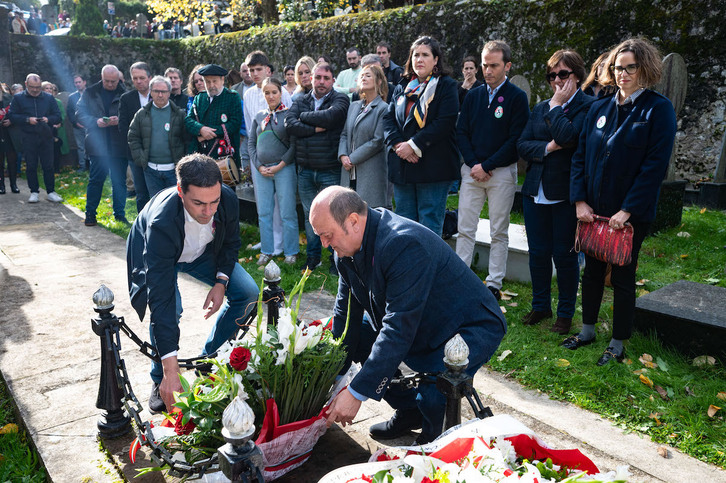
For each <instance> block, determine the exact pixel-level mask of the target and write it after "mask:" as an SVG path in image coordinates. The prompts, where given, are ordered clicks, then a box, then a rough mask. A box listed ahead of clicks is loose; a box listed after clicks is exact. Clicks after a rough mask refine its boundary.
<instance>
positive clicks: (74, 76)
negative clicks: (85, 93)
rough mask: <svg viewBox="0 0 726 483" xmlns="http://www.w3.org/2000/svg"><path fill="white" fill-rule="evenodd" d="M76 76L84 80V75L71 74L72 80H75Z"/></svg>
mask: <svg viewBox="0 0 726 483" xmlns="http://www.w3.org/2000/svg"><path fill="white" fill-rule="evenodd" d="M76 77H80V78H81V80H86V77H85V76H83V75H81V74H73V80H76Z"/></svg>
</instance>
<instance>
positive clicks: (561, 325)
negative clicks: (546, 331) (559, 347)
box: [550, 317, 572, 335]
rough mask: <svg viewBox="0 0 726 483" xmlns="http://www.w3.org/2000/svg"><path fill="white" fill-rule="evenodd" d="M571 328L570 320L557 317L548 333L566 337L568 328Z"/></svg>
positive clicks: (568, 331)
mask: <svg viewBox="0 0 726 483" xmlns="http://www.w3.org/2000/svg"><path fill="white" fill-rule="evenodd" d="M571 327H572V319H571V318H566V317H557V320H556V321H555V323H554V325H553V326H552V327H550V332H554V333H556V334H561V335H566V334H569V333H570V328H571Z"/></svg>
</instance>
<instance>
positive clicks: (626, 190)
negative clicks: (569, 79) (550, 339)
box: [562, 39, 676, 365]
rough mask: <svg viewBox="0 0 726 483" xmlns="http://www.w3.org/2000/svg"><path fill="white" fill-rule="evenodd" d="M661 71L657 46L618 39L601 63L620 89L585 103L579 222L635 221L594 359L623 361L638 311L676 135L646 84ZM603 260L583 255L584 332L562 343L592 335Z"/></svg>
mask: <svg viewBox="0 0 726 483" xmlns="http://www.w3.org/2000/svg"><path fill="white" fill-rule="evenodd" d="M660 76H661V57H660V54H659V53H658V50H657V49H656V48H655V47H654V46H653V45H651V44H650V43H648V42H647V41H645V40H642V39H631V40H626V41H625V42H623V43H621V44H620V45H618V46H617V47H615V49H613V50H612V51H611V52H610V55H609V56H608V60H607V62H606V66H605V67H604V68H603V80H602V82H603V84H605V85H613V84H616V85H617V87H618V91H617V92H616V93H615V94H614V95H613V96H610V97H605V98H603V99H600V100H598V101H595V103H594V104H593V105H592V107H591V108H590V112H589V113H588V115H587V119H586V120H585V128H584V129H583V131H582V135H581V136H580V143H579V146H578V149H577V152H576V153H575V156H574V157H573V159H572V172H571V176H570V201H572V202H573V203H575V209H576V213H577V218H578V220H580V221H581V222H582V223H590V222H592V221H593V219H594V218H593V217H594V215H600V216H606V217H610V222H609V225H610V227H611V228H613V229H615V230H620V229H622V228H623V227H624V225H625V223H626V222H627V223H630V224H632V225H633V229H634V234H633V252H632V261H631V263H630V264H629V265H626V266H624V267H618V266H615V265H613V267H612V274H611V281H612V285H613V289H614V303H613V335H612V339H611V341H610V343H609V344H608V347H607V349H605V352H604V353H603V355H602V356H601V357H600V359H599V360H598V362H597V364H598V365H604V364H606V363H608V362H609V361H610V360H611V359H616V360H617V361H622V360H623V358H624V356H625V349H624V348H623V341H624V340H627V339H629V338H630V334H631V331H632V325H633V316H634V313H635V270H636V267H637V265H638V253H639V251H640V246H641V244H642V243H643V239H644V238H645V235H646V234H647V233H648V229H649V227H650V224H651V222H652V221H653V219H654V218H655V213H656V206H657V204H658V195H659V192H660V185H661V182H662V181H663V178H664V177H665V174H666V171H667V170H668V163H669V161H670V157H671V152H672V151H673V141H674V139H675V135H676V116H675V112H674V110H673V105H672V104H671V102H670V101H669V100H668V99H667V98H665V97H663V96H662V95H660V94H658V93H657V92H655V91H652V90H650V89H648V88H647V87H649V86H653V85H655V84H656V83H657V82H658V81H659V80H660ZM606 266H607V264H606V263H604V262H601V261H599V260H597V259H595V258H592V257H589V256H587V255H586V267H585V272H584V274H583V276H582V322H583V328H582V332H580V333H579V334H578V335H574V336H572V337H568V338H567V339H565V341H564V342H563V343H562V345H563V346H564V347H567V348H569V349H573V350H574V349H577V348H578V347H581V346H583V345H587V344H590V343H592V342H594V340H595V323H596V322H597V318H598V313H599V311H600V303H601V301H602V294H603V286H604V278H605V269H606Z"/></svg>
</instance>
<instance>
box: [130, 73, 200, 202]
mask: <svg viewBox="0 0 726 483" xmlns="http://www.w3.org/2000/svg"><path fill="white" fill-rule="evenodd" d="M149 86H150V90H151V101H152V102H149V103H148V104H146V106H144V107H143V108H141V109H139V111H138V112H137V113H136V114H135V115H134V119H133V120H132V121H131V125H130V126H129V133H128V142H129V148H130V149H131V157H132V158H133V160H134V163H136V165H137V166H140V167H141V168H143V170H144V179H145V180H146V185H147V187H148V189H149V196H150V197H151V196H154V195H155V194H156V193H158V192H159V191H161V190H163V189H164V188H168V187H170V186H174V185H176V173H175V171H174V168H175V166H176V163H177V161H179V160H180V159H181V158H182V157H183V156H184V146H185V143H184V138H185V133H186V130H185V127H184V114H185V113H184V110H183V109H180V108H179V107H177V106H176V105H175V104H174V103H173V102H169V96H170V95H171V82H170V81H169V80H168V79H166V78H164V77H161V76H156V77H154V78H153V79H151V82H150V83H149Z"/></svg>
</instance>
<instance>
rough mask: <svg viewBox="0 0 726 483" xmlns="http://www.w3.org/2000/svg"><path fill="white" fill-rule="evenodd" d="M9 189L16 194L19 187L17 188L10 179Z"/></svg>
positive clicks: (18, 191)
mask: <svg viewBox="0 0 726 483" xmlns="http://www.w3.org/2000/svg"><path fill="white" fill-rule="evenodd" d="M10 191H12V192H13V193H15V194H17V193H20V188H18V185H16V184H15V183H13V182H12V181H11V182H10Z"/></svg>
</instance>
